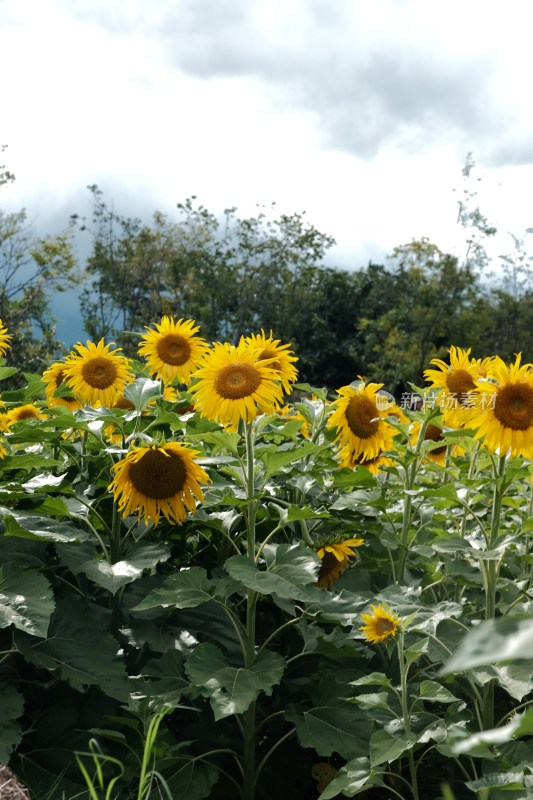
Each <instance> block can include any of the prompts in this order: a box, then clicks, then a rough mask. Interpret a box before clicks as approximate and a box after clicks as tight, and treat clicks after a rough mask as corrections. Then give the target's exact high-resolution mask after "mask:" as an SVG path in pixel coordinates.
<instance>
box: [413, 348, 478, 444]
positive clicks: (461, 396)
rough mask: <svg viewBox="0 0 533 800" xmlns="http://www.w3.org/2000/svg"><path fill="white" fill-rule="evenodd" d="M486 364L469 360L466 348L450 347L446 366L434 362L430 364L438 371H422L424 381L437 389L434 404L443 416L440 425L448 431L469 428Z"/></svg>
mask: <svg viewBox="0 0 533 800" xmlns="http://www.w3.org/2000/svg"><path fill="white" fill-rule="evenodd" d="M488 361H490V359H489V360H487V359H484V360H483V361H481V360H480V359H471V358H470V348H469V349H468V350H463V349H462V348H461V347H454V346H452V347H450V363H449V364H446V362H445V361H442V359H440V358H434V359H433V360H432V361H431V362H430V363H431V364H435V366H437V367H438V369H426V370H425V371H424V378H425V379H426V381H428V382H429V383H430V384H431V386H432V387H434V388H436V389H438V390H439V391H438V394H437V397H436V404H437V405H438V406H439V408H440V410H441V413H442V415H443V420H444V424H445V425H448V426H449V427H450V428H463V427H465V426H466V425H468V424H469V420H470V417H471V416H472V413H471V411H472V406H473V405H474V403H475V398H476V394H477V390H478V387H477V381H478V379H479V378H480V377H482V373H483V372H484V371H485V370H486V368H487V363H488Z"/></svg>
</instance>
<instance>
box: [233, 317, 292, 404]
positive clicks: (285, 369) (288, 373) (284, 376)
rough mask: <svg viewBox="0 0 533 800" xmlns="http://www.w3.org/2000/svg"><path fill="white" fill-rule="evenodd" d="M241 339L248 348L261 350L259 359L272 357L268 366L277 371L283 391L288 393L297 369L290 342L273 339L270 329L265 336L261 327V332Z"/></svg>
mask: <svg viewBox="0 0 533 800" xmlns="http://www.w3.org/2000/svg"><path fill="white" fill-rule="evenodd" d="M243 341H244V342H245V344H247V345H248V346H249V347H250V348H252V349H256V348H257V349H258V350H260V351H261V355H260V356H259V358H260V359H273V361H271V362H270V367H271V368H272V369H275V370H276V372H277V373H278V378H279V380H280V381H281V385H282V386H283V391H284V392H285V393H286V394H290V392H291V384H292V383H294V381H295V380H296V379H297V378H298V370H297V369H296V367H295V366H294V363H295V362H296V361H298V359H297V357H296V356H295V355H294V353H293V352H292V350H290V349H289V348H290V344H280V340H279V339H274V337H273V335H272V331H270V335H269V336H267V335H266V334H265V332H264V330H263V329H262V328H261V333H252V334H250V336H244V337H243Z"/></svg>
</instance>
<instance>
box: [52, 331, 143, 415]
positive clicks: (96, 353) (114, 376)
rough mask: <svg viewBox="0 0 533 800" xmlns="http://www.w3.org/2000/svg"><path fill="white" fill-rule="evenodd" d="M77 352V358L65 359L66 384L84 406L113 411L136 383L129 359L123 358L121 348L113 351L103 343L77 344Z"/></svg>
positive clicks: (109, 345) (68, 357)
mask: <svg viewBox="0 0 533 800" xmlns="http://www.w3.org/2000/svg"><path fill="white" fill-rule="evenodd" d="M75 350H77V351H78V352H77V354H76V353H75V352H72V353H71V354H70V355H69V356H67V358H66V359H65V363H64V365H63V380H64V381H65V383H66V384H67V386H68V387H69V388H70V389H72V393H73V394H74V396H75V397H76V398H77V399H78V400H79V401H80V402H81V403H84V404H85V405H90V406H93V407H98V406H106V407H107V408H111V407H112V406H113V405H114V404H115V403H116V401H117V400H118V398H119V397H120V395H121V394H122V392H123V391H124V387H125V386H126V384H127V383H130V382H131V381H132V380H133V377H134V376H133V373H132V372H131V369H130V364H129V361H128V359H127V358H126V357H125V356H122V355H120V352H121V348H120V347H119V348H116V349H115V350H111V344H106V345H104V340H103V339H100V341H99V342H98V344H94V343H93V342H87V346H85V345H83V344H77V345H76V346H75Z"/></svg>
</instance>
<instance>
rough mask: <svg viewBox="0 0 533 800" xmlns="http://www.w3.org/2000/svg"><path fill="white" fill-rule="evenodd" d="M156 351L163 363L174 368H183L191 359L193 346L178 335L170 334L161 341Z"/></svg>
mask: <svg viewBox="0 0 533 800" xmlns="http://www.w3.org/2000/svg"><path fill="white" fill-rule="evenodd" d="M156 351H157V355H158V356H159V358H160V359H161V361H163V362H164V363H165V364H171V365H172V366H173V367H181V365H182V364H185V363H186V362H187V361H188V360H189V358H190V357H191V345H190V344H189V342H188V340H187V339H186V338H185V337H184V336H180V335H179V334H178V333H168V334H167V335H166V336H163V337H162V338H161V339H159V341H158V343H157V345H156Z"/></svg>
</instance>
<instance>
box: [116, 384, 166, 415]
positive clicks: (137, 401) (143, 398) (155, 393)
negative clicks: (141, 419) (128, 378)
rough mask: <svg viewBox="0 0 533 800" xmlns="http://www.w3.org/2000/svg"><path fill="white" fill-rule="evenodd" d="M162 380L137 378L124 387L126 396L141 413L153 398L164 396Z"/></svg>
mask: <svg viewBox="0 0 533 800" xmlns="http://www.w3.org/2000/svg"><path fill="white" fill-rule="evenodd" d="M162 395H163V393H162V390H161V382H160V381H153V380H151V379H150V378H137V380H135V381H133V383H130V384H128V385H127V386H126V387H125V389H124V397H125V398H126V400H129V401H130V402H131V403H133V405H134V406H135V410H136V411H137V412H138V413H139V414H140V413H141V411H144V409H145V408H146V406H147V405H148V403H150V401H151V400H155V399H156V398H157V397H162Z"/></svg>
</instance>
